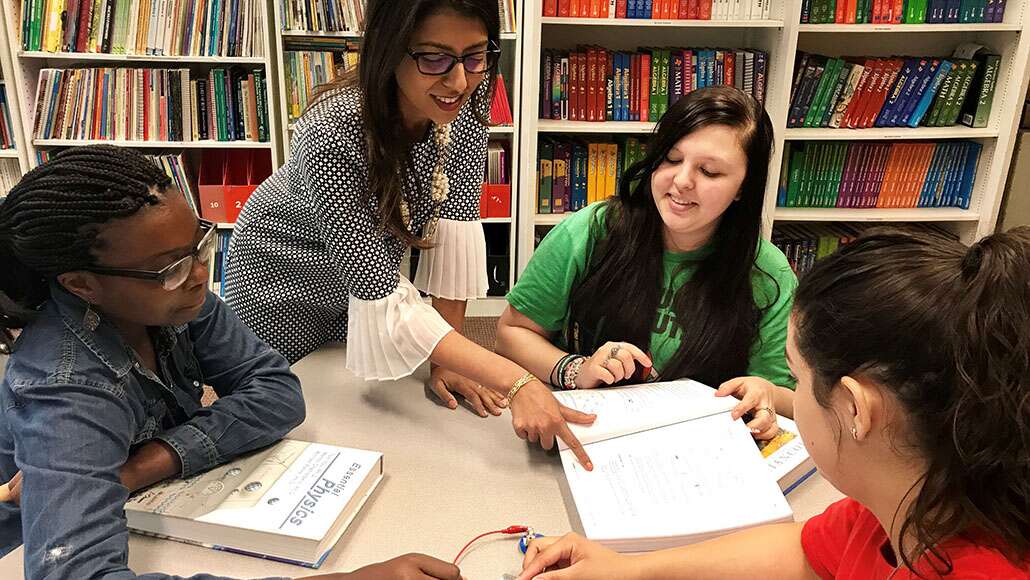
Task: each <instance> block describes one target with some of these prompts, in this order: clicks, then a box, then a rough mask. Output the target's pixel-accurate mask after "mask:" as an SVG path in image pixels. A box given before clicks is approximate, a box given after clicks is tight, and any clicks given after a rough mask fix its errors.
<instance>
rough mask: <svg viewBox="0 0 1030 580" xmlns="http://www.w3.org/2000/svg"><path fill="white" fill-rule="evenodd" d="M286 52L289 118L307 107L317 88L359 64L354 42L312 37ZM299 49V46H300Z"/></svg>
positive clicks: (296, 116) (293, 118)
mask: <svg viewBox="0 0 1030 580" xmlns="http://www.w3.org/2000/svg"><path fill="white" fill-rule="evenodd" d="M291 48H293V49H294V50H287V51H286V52H284V53H283V64H284V66H285V67H286V98H287V100H288V101H289V102H288V103H287V113H288V115H289V118H290V121H295V120H297V119H299V118H300V116H301V115H302V114H303V113H304V111H305V110H307V108H308V103H309V102H310V100H311V96H312V94H313V92H314V90H315V89H316V88H317V87H318V86H320V85H323V84H325V83H328V82H331V81H333V80H334V79H335V78H336V77H337V76H338V75H340V74H342V73H344V72H346V71H348V70H350V69H352V68H354V67H356V66H357V65H358V54H359V53H360V47H359V46H358V45H357V44H356V43H353V42H347V43H345V44H344V45H342V46H341V45H340V44H339V42H332V43H330V42H324V41H319V40H317V39H312V40H311V41H310V42H304V43H303V44H302V45H297V44H292V45H291ZM298 49H299V50H298Z"/></svg>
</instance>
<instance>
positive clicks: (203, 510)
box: [125, 439, 383, 568]
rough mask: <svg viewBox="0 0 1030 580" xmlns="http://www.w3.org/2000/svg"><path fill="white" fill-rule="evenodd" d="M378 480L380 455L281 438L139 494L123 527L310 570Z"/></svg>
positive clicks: (131, 501) (128, 506)
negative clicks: (270, 444)
mask: <svg viewBox="0 0 1030 580" xmlns="http://www.w3.org/2000/svg"><path fill="white" fill-rule="evenodd" d="M382 479H383V454H382V453H378V452H375V451H365V450H360V449H350V448H347V447H337V446H335V445H324V444H321V443H308V442H304V441H294V440H290V439H286V440H283V441H280V442H279V443H277V444H275V445H273V446H271V447H268V448H265V449H263V450H261V451H257V452H255V453H252V454H249V455H247V456H244V457H241V458H238V459H236V460H235V461H232V462H230V463H226V464H225V465H221V466H218V467H216V468H214V469H212V470H210V471H207V472H205V473H202V474H199V475H196V476H194V477H191V478H189V479H174V480H168V481H165V482H162V483H159V484H157V485H154V486H151V487H149V488H146V489H144V490H141V491H139V492H138V493H136V494H135V495H133V496H132V497H130V498H129V501H128V503H126V504H125V516H126V518H127V520H128V526H129V529H130V530H132V531H134V532H138V533H142V534H146V535H152V536H157V537H160V538H165V539H170V540H176V541H181V542H186V543H190V544H196V545H201V546H206V547H209V548H213V549H216V550H223V551H227V552H235V553H240V554H246V555H250V556H255V557H259V558H266V559H270V560H277V561H281V562H287V563H290V564H296V565H299V566H305V567H308V568H318V567H319V566H320V565H321V564H322V562H323V561H325V558H326V556H328V555H329V551H330V550H332V548H333V546H334V545H335V544H336V543H337V542H338V541H339V539H340V537H341V536H342V535H343V533H344V531H346V529H347V526H348V525H350V523H351V521H352V520H353V519H354V516H355V515H357V513H358V511H360V510H361V507H362V506H363V505H364V504H365V502H366V501H368V498H369V497H370V496H371V495H372V492H373V491H375V488H376V486H378V485H379V482H380V481H382Z"/></svg>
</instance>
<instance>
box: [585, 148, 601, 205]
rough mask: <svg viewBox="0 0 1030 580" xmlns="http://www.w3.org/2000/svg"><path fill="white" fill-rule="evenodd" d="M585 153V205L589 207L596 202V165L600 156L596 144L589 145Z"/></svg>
mask: <svg viewBox="0 0 1030 580" xmlns="http://www.w3.org/2000/svg"><path fill="white" fill-rule="evenodd" d="M587 151H588V156H587V205H590V204H592V203H594V202H595V201H597V200H598V193H597V192H598V188H597V176H598V175H599V173H598V171H597V165H598V162H599V161H600V160H601V155H600V153H599V151H598V144H597V143H590V144H589V145H588V146H587Z"/></svg>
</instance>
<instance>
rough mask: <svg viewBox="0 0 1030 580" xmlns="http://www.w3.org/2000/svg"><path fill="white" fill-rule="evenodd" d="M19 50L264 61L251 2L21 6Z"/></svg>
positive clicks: (45, 0) (97, 0) (97, 1)
mask: <svg viewBox="0 0 1030 580" xmlns="http://www.w3.org/2000/svg"><path fill="white" fill-rule="evenodd" d="M21 5H22V15H21V46H22V49H24V50H31V51H45V52H99V53H110V54H135V55H165V56H171V55H176V56H264V42H263V40H262V38H261V35H262V34H263V31H264V29H265V28H264V24H263V20H262V18H261V10H262V8H261V5H260V4H258V3H257V2H255V1H254V0H153V1H149V0H25V1H24V2H22V3H21Z"/></svg>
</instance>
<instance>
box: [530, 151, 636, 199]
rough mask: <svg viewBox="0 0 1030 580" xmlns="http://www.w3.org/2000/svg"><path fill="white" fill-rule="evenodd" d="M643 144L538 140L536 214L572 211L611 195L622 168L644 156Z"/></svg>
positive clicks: (613, 192) (615, 188)
mask: <svg viewBox="0 0 1030 580" xmlns="http://www.w3.org/2000/svg"><path fill="white" fill-rule="evenodd" d="M644 154H645V144H644V143H643V142H642V141H640V140H639V139H637V138H634V137H627V138H623V139H621V140H620V141H619V142H587V141H579V140H571V139H561V138H555V139H546V138H544V139H541V140H540V144H539V156H538V161H537V213H565V212H570V211H576V210H579V209H582V208H584V207H586V206H587V205H589V204H591V203H594V202H595V201H601V200H605V199H608V198H610V197H612V196H614V195H615V194H616V192H617V190H618V187H619V182H620V181H621V179H622V174H623V172H624V171H625V170H626V168H628V167H630V166H631V165H633V164H634V163H636V162H637V161H639V160H640V159H642V158H643V157H644Z"/></svg>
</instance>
